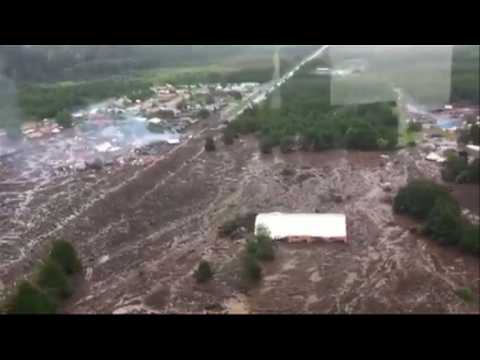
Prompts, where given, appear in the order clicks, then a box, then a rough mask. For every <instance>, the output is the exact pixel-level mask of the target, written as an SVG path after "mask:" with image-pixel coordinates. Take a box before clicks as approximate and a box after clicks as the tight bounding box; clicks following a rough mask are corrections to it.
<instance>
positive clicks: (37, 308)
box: [5, 281, 57, 314]
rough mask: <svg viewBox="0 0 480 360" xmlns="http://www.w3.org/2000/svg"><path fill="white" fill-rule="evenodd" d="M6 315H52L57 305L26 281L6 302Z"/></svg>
mask: <svg viewBox="0 0 480 360" xmlns="http://www.w3.org/2000/svg"><path fill="white" fill-rule="evenodd" d="M5 310H6V312H7V313H8V314H53V313H55V312H56V310H57V305H56V303H55V301H54V300H53V299H51V298H50V297H49V296H48V295H47V294H46V293H45V292H43V291H42V290H40V289H39V288H38V287H36V286H35V285H33V284H31V283H30V282H28V281H22V282H21V283H20V284H19V285H18V286H17V288H16V290H15V293H14V294H13V296H12V297H11V298H10V299H8V300H7V302H6V305H5Z"/></svg>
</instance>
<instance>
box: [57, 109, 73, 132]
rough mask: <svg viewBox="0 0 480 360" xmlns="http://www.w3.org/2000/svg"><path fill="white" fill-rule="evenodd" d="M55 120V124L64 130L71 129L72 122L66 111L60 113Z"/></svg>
mask: <svg viewBox="0 0 480 360" xmlns="http://www.w3.org/2000/svg"><path fill="white" fill-rule="evenodd" d="M55 120H56V121H57V124H58V125H60V126H61V127H63V128H64V129H69V128H71V127H73V120H72V116H71V115H70V113H69V112H68V111H66V110H63V111H60V112H59V113H58V114H57V115H56V116H55Z"/></svg>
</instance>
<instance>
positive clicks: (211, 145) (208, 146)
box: [205, 136, 217, 152]
mask: <svg viewBox="0 0 480 360" xmlns="http://www.w3.org/2000/svg"><path fill="white" fill-rule="evenodd" d="M215 150H217V147H216V146H215V141H214V140H213V138H212V137H211V136H209V137H207V138H206V139H205V151H208V152H211V151H215Z"/></svg>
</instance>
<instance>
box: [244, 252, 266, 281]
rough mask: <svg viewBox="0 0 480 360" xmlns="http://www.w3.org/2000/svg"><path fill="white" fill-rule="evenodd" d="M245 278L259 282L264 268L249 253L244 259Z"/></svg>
mask: <svg viewBox="0 0 480 360" xmlns="http://www.w3.org/2000/svg"><path fill="white" fill-rule="evenodd" d="M242 275H243V278H244V279H245V280H247V281H251V282H258V281H260V280H261V278H262V268H261V267H260V264H259V263H258V260H257V259H256V258H255V256H252V255H250V254H249V253H247V254H245V255H244V258H243V274H242Z"/></svg>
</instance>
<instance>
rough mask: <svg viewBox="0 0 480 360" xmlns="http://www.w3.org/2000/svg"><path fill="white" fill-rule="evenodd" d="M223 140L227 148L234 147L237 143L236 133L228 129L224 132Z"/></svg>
mask: <svg viewBox="0 0 480 360" xmlns="http://www.w3.org/2000/svg"><path fill="white" fill-rule="evenodd" d="M222 140H223V143H224V144H225V145H227V146H229V145H233V143H234V142H235V133H234V132H233V130H231V129H230V128H228V127H227V128H226V129H225V130H224V131H223V136H222Z"/></svg>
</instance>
